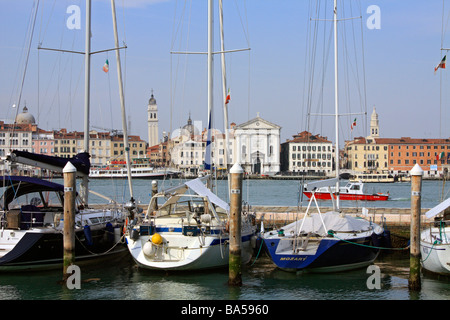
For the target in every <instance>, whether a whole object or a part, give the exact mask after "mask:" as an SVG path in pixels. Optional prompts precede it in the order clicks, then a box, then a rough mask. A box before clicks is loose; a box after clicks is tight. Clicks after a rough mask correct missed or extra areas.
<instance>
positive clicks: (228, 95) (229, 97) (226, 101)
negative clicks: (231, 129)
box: [225, 88, 231, 104]
mask: <svg viewBox="0 0 450 320" xmlns="http://www.w3.org/2000/svg"><path fill="white" fill-rule="evenodd" d="M230 100H231V95H230V88H228V94H227V98H226V99H225V104H228V102H230Z"/></svg>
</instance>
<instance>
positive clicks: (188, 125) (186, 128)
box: [183, 114, 199, 136]
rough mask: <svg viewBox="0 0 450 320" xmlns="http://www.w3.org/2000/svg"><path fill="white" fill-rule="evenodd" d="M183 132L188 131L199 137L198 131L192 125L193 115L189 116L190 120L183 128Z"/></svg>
mask: <svg viewBox="0 0 450 320" xmlns="http://www.w3.org/2000/svg"><path fill="white" fill-rule="evenodd" d="M183 130H187V131H188V132H189V134H190V135H191V136H193V135H198V134H199V132H198V129H197V128H196V127H195V126H194V125H193V124H192V120H191V115H190V114H189V119H188V121H187V124H186V125H185V126H184V127H183Z"/></svg>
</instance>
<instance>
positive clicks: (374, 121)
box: [370, 106, 380, 138]
mask: <svg viewBox="0 0 450 320" xmlns="http://www.w3.org/2000/svg"><path fill="white" fill-rule="evenodd" d="M370 136H371V137H373V138H379V137H380V124H379V121H378V113H377V111H376V109H375V106H374V107H373V112H372V115H371V117H370Z"/></svg>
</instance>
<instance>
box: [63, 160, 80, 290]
mask: <svg viewBox="0 0 450 320" xmlns="http://www.w3.org/2000/svg"><path fill="white" fill-rule="evenodd" d="M76 172H77V169H76V168H75V167H74V166H73V164H72V163H70V162H67V164H66V166H65V167H64V169H63V176H64V230H63V247H64V253H63V281H64V283H66V282H67V278H68V277H69V276H70V275H69V274H67V268H68V267H69V266H70V265H72V264H73V263H74V261H75V198H76Z"/></svg>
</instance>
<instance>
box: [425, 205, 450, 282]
mask: <svg viewBox="0 0 450 320" xmlns="http://www.w3.org/2000/svg"><path fill="white" fill-rule="evenodd" d="M449 207H450V198H449V199H446V200H444V201H442V202H441V203H440V204H438V205H437V206H435V207H434V208H432V209H430V210H429V211H427V212H426V213H425V216H426V218H427V219H431V218H434V221H433V222H432V223H431V226H430V227H428V228H425V229H424V230H423V231H422V232H421V233H420V254H421V256H422V260H421V262H422V267H423V268H424V269H425V270H427V271H429V272H432V273H436V274H441V275H447V276H448V275H450V226H449V223H448V220H449V219H450V212H449V211H448V208H449Z"/></svg>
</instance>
